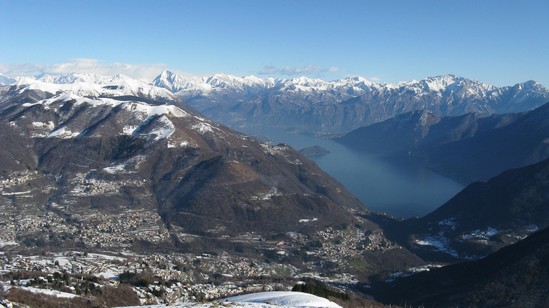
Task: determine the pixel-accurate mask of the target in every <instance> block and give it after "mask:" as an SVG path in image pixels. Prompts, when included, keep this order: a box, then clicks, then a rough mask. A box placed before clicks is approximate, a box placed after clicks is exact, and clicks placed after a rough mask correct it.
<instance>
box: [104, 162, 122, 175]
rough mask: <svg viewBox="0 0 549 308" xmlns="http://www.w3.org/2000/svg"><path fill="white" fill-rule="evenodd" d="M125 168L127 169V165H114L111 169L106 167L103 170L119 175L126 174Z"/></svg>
mask: <svg viewBox="0 0 549 308" xmlns="http://www.w3.org/2000/svg"><path fill="white" fill-rule="evenodd" d="M125 168H126V164H119V165H114V166H110V167H105V168H103V171H105V172H107V173H110V174H117V173H121V172H124V171H125Z"/></svg>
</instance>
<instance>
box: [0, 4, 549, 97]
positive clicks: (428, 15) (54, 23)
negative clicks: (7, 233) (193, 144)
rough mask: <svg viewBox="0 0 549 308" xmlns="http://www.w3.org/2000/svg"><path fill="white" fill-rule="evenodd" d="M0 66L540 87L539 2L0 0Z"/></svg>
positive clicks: (542, 18)
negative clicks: (449, 77)
mask: <svg viewBox="0 0 549 308" xmlns="http://www.w3.org/2000/svg"><path fill="white" fill-rule="evenodd" d="M0 37H1V40H0V42H1V43H0V73H3V74H5V75H8V76H14V75H18V74H19V75H21V74H35V73H37V72H43V71H45V72H70V71H75V72H90V71H95V72H97V73H101V74H104V73H106V74H110V73H113V72H120V73H125V74H129V75H133V77H139V78H144V79H147V78H152V76H154V75H156V74H158V73H159V72H160V71H161V70H163V69H170V70H174V71H177V72H186V73H190V74H196V75H210V74H213V73H228V74H233V75H237V76H243V75H256V76H259V77H266V76H272V77H282V78H292V77H296V76H302V75H304V76H309V77H315V78H321V79H325V80H333V79H339V78H343V77H346V76H356V75H359V76H363V77H366V78H368V79H370V80H374V81H382V82H389V83H393V82H398V81H406V80H412V79H421V78H424V77H428V76H436V75H441V74H445V73H453V74H456V75H460V76H463V77H467V78H471V79H476V80H480V81H483V82H486V83H491V84H495V85H498V86H502V85H512V84H515V83H517V82H523V81H527V80H536V81H538V82H540V83H541V84H543V85H545V86H546V87H548V86H549V1H548V0H520V1H519V0H513V1H509V0H459V1H457V0H455V1H449V0H448V1H446V0H425V1H411V0H402V1H397V0H378V1H369V0H356V1H353V0H337V1H336V0H330V1H323V0H294V1H289V0H275V1H268V0H224V1H222V0H217V1H212V0H193V1H190V0H188V1H183V0H180V1H175V0H174V1H168V0H156V1H152V0H151V1H141V0H109V1H102V0H87V1H78V0H70V1H65V0H54V1H43V0H36V1H28V0H0Z"/></svg>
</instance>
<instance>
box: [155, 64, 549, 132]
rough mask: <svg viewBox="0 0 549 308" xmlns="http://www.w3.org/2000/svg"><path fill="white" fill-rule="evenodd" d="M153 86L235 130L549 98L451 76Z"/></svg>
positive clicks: (312, 126) (527, 88) (339, 127)
mask: <svg viewBox="0 0 549 308" xmlns="http://www.w3.org/2000/svg"><path fill="white" fill-rule="evenodd" d="M153 84H155V85H157V86H160V87H164V88H166V89H169V90H170V91H172V92H173V93H175V94H177V95H178V96H180V97H181V98H183V99H184V100H185V101H186V102H187V103H189V104H190V105H191V106H193V107H194V108H196V109H197V110H199V111H200V112H202V113H204V114H205V115H207V116H208V117H210V118H212V119H214V120H216V121H219V122H221V123H224V124H226V125H229V126H231V127H233V128H236V129H238V128H239V127H249V126H273V127H285V128H289V129H297V130H301V131H306V132H323V133H341V132H346V131H350V130H352V129H355V128H358V127H360V126H364V125H368V124H371V123H376V122H380V121H383V120H385V119H389V118H391V117H394V116H396V115H399V114H402V113H406V112H411V111H415V110H426V111H431V112H433V113H434V114H436V115H440V116H449V115H461V114H465V113H470V112H477V113H480V114H483V115H489V114H492V113H508V112H521V111H526V110H531V109H534V108H536V107H538V106H540V105H541V104H543V103H545V102H546V101H548V100H549V91H548V90H547V89H546V88H544V87H543V86H542V85H540V84H538V83H536V82H534V81H527V82H524V83H519V84H516V85H514V86H507V87H495V86H492V85H488V84H484V83H481V82H478V81H474V80H470V79H466V78H463V77H458V76H455V75H451V74H447V75H442V76H437V77H429V78H426V79H424V80H420V81H410V82H401V83H398V84H384V83H373V82H370V81H368V80H366V79H364V78H361V77H354V78H346V79H342V80H336V81H330V82H328V81H323V80H320V79H311V78H306V77H300V78H294V79H273V78H266V79H260V78H257V77H253V76H249V77H235V76H230V75H223V74H217V75H214V76H211V77H195V76H182V75H178V74H174V73H172V72H168V71H165V72H163V73H162V74H160V75H159V76H158V77H157V78H156V79H155V80H154V81H153Z"/></svg>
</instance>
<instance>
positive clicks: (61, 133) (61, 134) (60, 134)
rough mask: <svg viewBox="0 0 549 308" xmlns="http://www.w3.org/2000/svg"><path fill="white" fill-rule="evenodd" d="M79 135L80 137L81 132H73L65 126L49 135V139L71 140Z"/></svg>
mask: <svg viewBox="0 0 549 308" xmlns="http://www.w3.org/2000/svg"><path fill="white" fill-rule="evenodd" d="M78 135H80V133H79V132H71V131H70V130H68V129H67V128H66V127H65V126H63V127H61V128H59V129H57V130H55V131H54V132H51V133H50V134H48V138H61V139H69V138H74V137H76V136H78Z"/></svg>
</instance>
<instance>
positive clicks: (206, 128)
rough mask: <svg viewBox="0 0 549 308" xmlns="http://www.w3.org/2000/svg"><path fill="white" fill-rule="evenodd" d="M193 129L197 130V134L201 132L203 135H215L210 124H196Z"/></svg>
mask: <svg viewBox="0 0 549 308" xmlns="http://www.w3.org/2000/svg"><path fill="white" fill-rule="evenodd" d="M191 128H192V129H194V130H196V131H197V132H199V133H201V134H205V133H213V130H212V126H211V125H210V124H208V123H204V122H200V123H198V124H195V125H193V126H192V127H191Z"/></svg>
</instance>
